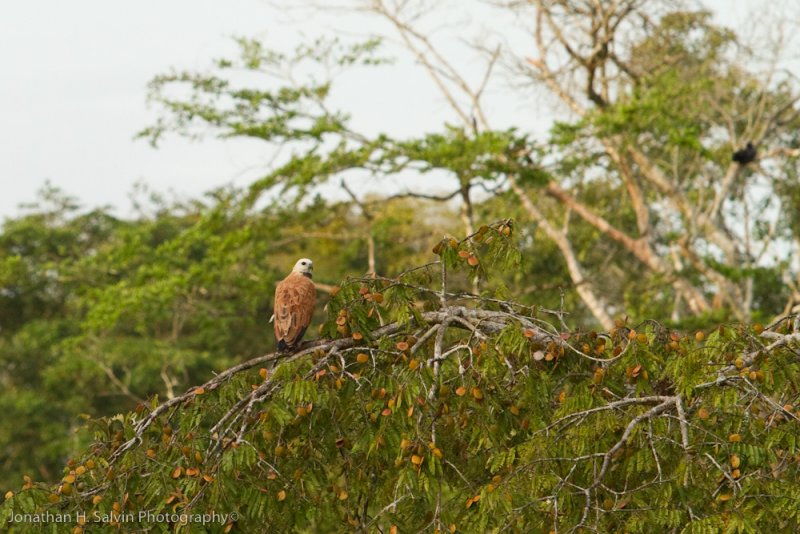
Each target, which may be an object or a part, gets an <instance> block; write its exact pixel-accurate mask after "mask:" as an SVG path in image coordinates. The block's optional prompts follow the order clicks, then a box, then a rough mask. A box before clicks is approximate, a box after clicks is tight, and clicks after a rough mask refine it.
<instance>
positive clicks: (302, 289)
mask: <svg viewBox="0 0 800 534" xmlns="http://www.w3.org/2000/svg"><path fill="white" fill-rule="evenodd" d="M313 272H314V263H313V262H312V261H311V260H309V259H308V258H301V259H299V260H297V263H295V264H294V268H293V269H292V272H291V273H289V276H287V277H286V278H284V279H283V280H281V281H280V282H278V286H277V287H276V288H275V311H274V315H273V316H272V318H273V320H274V321H275V340H276V341H277V342H278V350H280V351H285V350H290V349H294V348H296V347H297V345H299V344H300V340H301V339H303V334H305V333H306V328H308V325H309V323H310V322H311V316H312V315H313V314H314V305H315V304H316V302H317V289H316V287H314V282H312V281H311V275H312V273H313Z"/></svg>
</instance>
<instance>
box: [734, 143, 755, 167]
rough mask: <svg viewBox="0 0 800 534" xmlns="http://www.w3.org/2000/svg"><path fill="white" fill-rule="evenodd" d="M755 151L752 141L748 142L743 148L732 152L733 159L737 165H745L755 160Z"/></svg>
mask: <svg viewBox="0 0 800 534" xmlns="http://www.w3.org/2000/svg"><path fill="white" fill-rule="evenodd" d="M757 152H758V151H757V150H756V147H754V146H753V143H751V142H748V143H747V145H746V146H745V147H744V148H740V149H739V150H737V151H736V152H734V153H733V161H735V162H736V163H738V164H739V165H747V164H748V163H750V162H751V161H755V159H756V154H757Z"/></svg>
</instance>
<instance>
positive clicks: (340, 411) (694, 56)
mask: <svg viewBox="0 0 800 534" xmlns="http://www.w3.org/2000/svg"><path fill="white" fill-rule="evenodd" d="M352 4H353V5H354V7H353V9H359V10H361V12H362V13H363V14H364V15H368V16H371V17H374V18H375V20H376V21H378V20H380V21H381V22H382V23H384V24H385V25H386V27H388V28H391V31H392V32H393V33H392V34H391V35H390V36H387V38H393V39H398V40H399V42H400V43H402V44H403V46H404V47H405V50H406V52H407V53H410V54H411V55H412V56H413V57H414V59H415V61H416V62H417V64H418V66H419V67H420V68H421V69H423V70H424V71H425V72H426V73H427V75H428V76H430V77H431V79H432V81H433V82H434V86H435V87H437V88H438V90H439V91H440V93H439V95H438V97H439V98H443V99H444V102H446V103H447V104H448V106H449V107H450V112H451V116H450V117H447V118H443V120H442V126H441V128H440V129H439V130H438V131H431V132H420V133H419V135H417V136H415V137H410V138H396V137H394V136H391V135H389V134H386V133H381V134H376V135H371V134H367V133H363V132H360V131H358V130H356V129H355V128H354V127H353V126H352V122H353V121H352V117H351V116H350V115H349V112H350V110H346V109H342V110H339V109H332V108H331V106H330V105H329V97H330V94H331V92H332V91H333V90H334V89H335V87H336V86H335V79H336V73H337V72H340V71H347V70H350V69H391V68H392V59H391V57H390V56H389V54H388V52H387V46H386V44H385V43H384V41H383V40H381V39H378V38H370V39H367V40H354V41H353V42H345V41H343V40H341V39H339V40H327V39H321V40H319V41H316V42H314V43H310V44H306V45H303V46H301V47H298V48H297V49H296V50H294V51H291V52H287V51H284V50H280V49H279V48H277V47H275V46H273V43H269V42H262V41H259V40H254V39H245V38H243V39H240V40H239V45H240V49H241V54H240V56H239V57H237V58H230V59H223V60H217V61H215V62H213V63H211V64H210V66H209V68H208V69H207V70H204V71H202V72H191V71H180V70H176V71H173V72H170V73H167V74H163V75H159V76H156V77H155V78H154V79H153V81H152V83H151V85H150V87H149V93H148V98H149V99H150V101H151V102H152V103H153V105H155V106H156V107H157V108H158V109H159V110H160V115H159V119H158V120H157V121H156V123H155V124H152V125H149V126H145V127H144V129H143V130H142V131H141V132H140V133H139V136H140V137H141V138H142V139H143V140H146V141H149V142H151V143H152V144H153V145H154V146H156V147H158V148H159V149H160V150H169V138H170V136H175V135H178V136H187V137H191V138H198V137H200V138H201V137H203V136H220V137H224V138H236V137H244V138H249V139H254V140H260V141H262V142H264V143H265V146H270V147H276V146H280V147H281V148H282V154H283V157H282V158H277V159H276V160H275V162H274V165H273V166H272V167H271V168H269V169H266V170H265V173H264V176H263V177H262V178H260V179H258V180H256V181H254V182H253V183H252V184H250V185H249V186H248V187H244V188H236V187H233V186H226V187H221V188H219V189H217V190H214V191H210V192H208V193H207V194H205V195H204V196H202V197H199V198H196V199H191V200H170V199H167V198H165V197H163V196H161V195H159V194H158V193H156V192H153V191H147V190H145V191H140V192H139V195H138V196H137V197H136V214H135V215H134V216H131V217H124V218H123V217H119V216H115V215H114V212H113V211H112V210H110V209H102V208H97V209H87V208H85V207H83V206H82V205H81V204H80V201H79V199H75V198H72V197H71V196H70V195H69V194H67V193H65V192H64V191H62V190H60V189H59V188H58V187H56V186H52V185H51V186H48V187H47V188H46V189H45V190H43V191H42V192H41V194H40V198H39V199H38V200H37V202H36V203H35V204H34V205H31V206H29V207H28V208H27V210H26V211H25V212H24V213H23V214H22V215H20V216H18V217H15V218H11V219H6V220H5V221H4V222H3V225H2V231H1V232H0V362H2V365H1V366H0V410H2V413H3V417H2V418H0V488H2V489H3V493H4V494H5V499H4V501H3V503H2V505H1V506H0V524H5V530H9V531H13V532H28V531H32V532H39V531H42V529H46V528H49V529H51V530H52V531H53V532H61V531H64V530H65V529H67V527H66V526H65V525H64V524H60V523H58V522H57V521H56V520H55V519H54V517H55V515H57V514H61V516H63V517H66V518H67V519H68V520H66V521H64V523H66V524H67V525H68V529H67V530H69V531H73V532H83V531H88V532H93V531H105V530H106V529H108V530H113V529H119V530H121V531H131V530H137V529H140V530H142V531H155V532H160V531H173V530H174V531H191V532H202V531H208V532H231V531H233V532H260V531H275V532H284V531H297V532H338V531H362V532H392V533H395V532H418V531H424V532H446V531H447V532H456V531H458V532H488V531H495V532H505V531H520V532H684V531H685V532H723V531H724V532H763V531H765V530H766V529H768V528H769V529H773V530H774V529H777V531H781V532H783V531H785V532H792V531H797V530H800V488H798V486H797V480H798V477H800V450H798V446H797V436H798V435H799V433H800V411H798V406H799V405H800V217H799V216H798V213H800V180H799V179H798V171H799V170H800V169H799V168H798V156H800V137H798V136H799V135H800V134H798V132H800V104H799V103H798V102H799V101H800V83H798V80H797V73H793V72H791V70H786V69H784V68H783V67H782V64H781V60H782V59H781V58H782V56H781V54H783V53H786V52H787V50H786V49H785V48H784V47H783V46H782V43H781V42H780V41H779V38H777V37H776V38H775V40H774V42H770V43H761V44H762V46H761V47H760V48H756V47H753V46H752V45H751V44H750V43H747V42H745V41H744V39H743V38H742V37H741V36H739V35H737V34H736V33H734V32H733V31H731V30H729V29H727V28H724V27H720V26H718V25H715V23H714V22H713V18H712V17H711V14H710V13H709V12H706V11H703V10H698V9H694V8H693V7H692V6H691V5H688V4H683V3H681V2H672V1H666V0H664V1H661V0H648V1H643V0H620V1H617V2H595V1H592V0H574V1H573V0H568V1H567V0H564V1H543V0H542V1H539V0H536V1H531V2H519V3H516V2H509V3H498V4H497V5H494V7H493V8H492V9H496V10H497V11H498V14H500V13H502V15H503V16H510V17H513V18H514V19H515V20H518V21H522V22H523V23H524V24H523V26H525V27H526V28H527V31H528V32H529V37H530V39H529V42H528V47H527V48H525V49H516V48H514V47H511V46H509V45H508V44H505V45H502V46H501V45H500V44H498V45H497V46H486V45H485V44H481V45H480V46H478V45H476V49H477V50H478V51H479V52H480V54H481V57H482V58H483V61H482V62H480V63H478V64H475V65H473V66H472V71H470V72H463V71H462V70H460V68H459V67H458V66H456V64H455V63H454V62H452V61H451V59H450V58H449V57H448V55H447V53H446V51H447V50H448V48H447V47H441V46H440V44H439V42H438V41H437V40H436V39H435V38H434V37H433V36H431V35H429V34H428V33H426V30H425V28H426V24H427V23H428V22H430V21H431V20H436V17H437V12H436V9H435V6H434V5H433V4H434V3H430V5H428V4H427V3H426V2H411V3H409V2H390V1H376V2H369V3H363V5H362V4H361V3H358V2H353V3H352ZM356 4H358V6H356ZM498 16H499V15H498ZM487 22H491V21H487ZM494 30H495V31H498V32H499V31H502V29H501V28H494ZM779 33H780V32H779ZM500 42H501V41H498V43H500ZM322 67H324V68H322ZM319 72H326V73H328V74H329V75H330V77H329V78H327V77H326V78H320V77H319V75H318V74H309V73H319ZM496 86H503V87H505V89H506V90H509V91H512V90H513V91H537V92H538V94H539V95H541V96H540V97H539V98H538V99H537V102H536V103H535V104H534V105H536V106H545V105H546V106H551V107H553V108H554V109H558V110H561V112H560V113H559V114H558V115H557V116H558V117H560V118H559V120H556V121H555V122H554V123H553V125H552V127H551V128H550V129H549V131H548V134H547V135H546V136H545V137H540V136H537V135H536V134H535V133H534V132H533V131H527V130H526V128H525V125H517V126H515V127H513V128H506V129H499V130H498V129H494V128H493V127H492V117H491V107H490V106H487V105H486V99H487V98H488V97H487V94H489V93H490V91H489V90H488V89H487V88H492V87H496ZM140 142H141V141H140ZM748 143H749V144H748ZM363 176H370V177H371V178H372V179H375V180H385V181H386V183H387V187H386V190H387V193H386V194H383V195H377V194H368V195H364V194H361V191H359V189H358V187H357V186H356V185H355V184H356V183H357V177H363ZM410 176H416V177H418V176H425V177H427V178H428V183H430V184H435V185H436V187H432V188H431V189H427V188H419V187H405V188H400V189H398V190H394V189H393V188H392V187H390V185H389V184H396V183H398V182H400V183H402V182H403V180H405V179H408V177H410ZM354 177H356V178H354ZM415 183H419V182H415ZM320 186H326V187H327V188H328V190H330V188H338V189H339V190H340V191H339V193H340V194H339V195H338V196H334V197H331V196H329V195H328V196H323V195H322V194H321V193H320V189H319V187H320ZM300 257H308V258H312V259H313V260H314V264H315V277H314V281H315V283H316V285H317V294H318V305H317V308H316V312H315V316H314V319H313V321H312V327H311V328H310V329H309V332H308V333H307V334H306V342H305V343H304V344H303V345H302V346H301V347H299V348H298V349H297V350H294V351H291V352H285V353H282V352H275V341H274V337H273V335H272V332H271V330H272V325H270V324H269V323H268V319H269V317H270V315H271V314H272V298H273V296H274V293H275V285H276V283H277V282H278V281H279V280H281V279H282V278H283V277H285V276H286V275H287V274H288V272H289V270H290V269H291V266H292V265H293V264H294V262H295V260H297V258H300ZM6 492H7V493H6ZM45 513H49V514H54V515H51V516H50V521H48V522H49V523H50V525H49V526H48V527H43V526H42V525H40V524H32V522H31V521H30V518H32V517H33V518H35V517H41V515H42V514H45ZM25 514H27V517H28V519H29V520H22V519H20V518H21V517H22V518H24V517H26V516H25ZM37 514H38V515H37ZM81 514H84V515H81ZM148 514H149V515H148ZM159 514H161V515H159Z"/></svg>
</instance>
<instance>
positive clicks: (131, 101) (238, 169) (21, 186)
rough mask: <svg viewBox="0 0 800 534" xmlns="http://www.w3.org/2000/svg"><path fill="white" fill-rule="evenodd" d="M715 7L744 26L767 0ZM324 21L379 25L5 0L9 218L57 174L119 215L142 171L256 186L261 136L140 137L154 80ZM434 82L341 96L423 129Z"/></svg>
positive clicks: (2, 39)
mask: <svg viewBox="0 0 800 534" xmlns="http://www.w3.org/2000/svg"><path fill="white" fill-rule="evenodd" d="M707 5H710V6H712V8H714V9H716V10H717V11H716V13H717V16H718V18H719V20H720V21H721V22H723V23H726V24H729V25H732V26H734V27H737V26H741V25H742V23H743V22H746V21H747V13H748V10H749V9H752V8H753V7H754V6H758V5H763V2H761V1H760V0H715V1H710V2H707ZM720 8H721V9H720ZM463 15H464V14H463V13H459V14H454V16H463ZM478 16H479V15H478ZM473 18H474V16H473ZM325 21H327V22H328V23H329V24H331V25H332V26H336V27H339V25H340V24H339V22H341V23H342V24H341V25H342V26H343V27H344V29H346V30H350V31H353V30H358V29H363V28H364V27H369V26H368V25H364V26H361V27H360V28H359V27H358V24H356V25H354V24H353V21H352V20H350V21H344V20H343V19H337V18H334V17H333V16H332V15H328V16H326V17H318V18H315V19H311V20H308V19H304V20H303V23H302V24H301V23H299V22H297V21H296V17H289V16H286V15H284V14H281V13H279V12H277V11H275V10H274V8H272V7H270V5H269V4H268V3H266V2H265V1H263V0H228V1H224V2H223V1H221V0H138V1H136V2H132V1H127V2H124V1H109V0H76V1H71V2H66V1H62V0H27V1H15V2H13V1H7V2H2V4H0V69H2V71H0V220H2V219H3V218H5V217H9V216H14V215H16V214H18V213H20V212H19V210H18V209H17V206H18V204H20V203H23V202H30V201H32V200H34V198H35V193H36V191H37V190H39V189H40V188H41V187H42V186H43V185H44V183H45V182H46V181H47V180H49V181H51V182H52V183H53V184H55V185H57V186H59V187H61V188H62V189H64V190H65V191H66V192H68V193H69V194H71V195H74V196H76V197H78V198H79V199H80V201H81V202H82V204H84V205H85V206H103V205H109V206H113V207H115V208H116V209H117V213H119V214H121V215H124V214H125V213H127V212H128V210H129V205H130V203H129V201H128V194H129V192H130V191H131V190H132V188H133V184H134V183H135V182H137V181H142V182H145V183H147V184H148V185H149V186H151V187H152V188H153V189H155V190H158V191H168V190H171V191H174V192H175V193H176V194H178V195H179V196H183V197H191V196H197V195H200V194H201V193H202V192H204V191H207V190H209V189H211V188H214V187H217V186H221V185H224V184H226V183H234V184H237V185H245V184H247V183H248V182H249V181H251V180H252V179H254V178H255V177H257V176H259V175H260V173H262V172H263V171H264V170H265V168H266V167H265V166H266V165H267V162H268V161H269V158H270V156H271V154H269V151H268V150H267V149H266V147H264V146H263V144H259V143H258V142H256V141H247V140H234V141H220V140H216V139H207V140H204V141H201V142H188V141H186V140H182V139H179V138H177V137H172V136H170V137H169V138H168V139H167V140H166V141H165V142H164V143H163V146H161V148H159V149H157V150H156V149H153V148H151V147H150V146H149V144H148V143H147V142H145V141H143V140H134V139H133V136H134V134H135V133H136V132H137V131H139V130H140V129H142V128H143V127H145V126H147V125H149V124H150V123H151V122H152V120H153V119H154V117H155V110H153V109H148V107H147V104H146V98H145V97H146V85H147V82H148V81H149V80H150V79H151V78H152V77H153V76H154V75H156V74H159V73H163V72H166V71H168V70H169V68H170V67H176V68H178V69H181V70H183V69H188V70H193V69H194V70H203V69H205V68H207V67H208V66H209V62H210V60H211V59H213V58H220V57H231V56H234V55H235V53H236V46H235V44H234V43H233V42H232V39H231V38H232V37H233V36H260V37H262V38H266V39H267V40H268V42H279V43H293V42H301V41H302V40H303V38H304V37H315V36H318V35H323V34H330V32H331V29H330V28H329V27H327V26H325ZM348 25H349V26H348ZM462 59H465V60H467V59H468V58H462ZM430 89H431V87H430V82H429V80H427V78H425V74H424V73H423V72H422V71H421V70H419V69H414V68H413V65H411V63H410V61H406V62H400V63H399V64H398V65H397V66H395V67H391V68H384V69H383V70H382V71H381V72H380V73H379V74H373V75H371V77H369V78H365V79H363V80H361V79H359V78H350V79H346V80H345V81H344V85H343V86H342V87H340V88H339V92H338V93H337V95H336V96H337V98H338V99H340V103H343V104H346V105H347V107H348V108H349V111H350V112H351V113H352V114H353V119H354V121H355V122H356V124H357V125H358V126H359V127H360V128H361V129H364V130H371V131H389V132H390V133H393V134H396V135H411V134H413V133H419V132H422V131H426V130H427V131H430V129H433V128H437V127H438V126H439V125H440V124H441V123H442V121H443V120H445V119H446V118H447V117H449V111H448V110H447V107H446V104H445V103H444V102H443V101H442V100H441V99H440V98H439V96H438V95H437V94H436V93H435V92H433V91H431V90H430ZM388 103H391V105H389V104H388ZM496 111H497V112H498V113H499V114H500V115H501V116H502V115H503V114H505V116H506V119H507V120H506V121H503V122H508V121H509V120H510V121H513V120H514V118H516V119H517V120H519V121H520V122H523V123H522V124H519V126H521V127H522V128H523V129H526V130H527V129H537V128H536V127H539V128H543V127H546V124H536V125H534V126H535V127H534V128H532V127H531V121H537V120H538V121H540V122H541V121H542V120H544V119H542V118H541V117H539V118H537V117H535V116H534V115H530V116H526V115H524V114H522V115H516V114H515V113H516V111H517V110H513V109H506V110H496Z"/></svg>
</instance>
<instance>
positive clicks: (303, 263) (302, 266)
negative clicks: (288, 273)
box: [292, 258, 314, 278]
mask: <svg viewBox="0 0 800 534" xmlns="http://www.w3.org/2000/svg"><path fill="white" fill-rule="evenodd" d="M292 272H293V273H300V274H302V275H303V276H307V277H309V278H311V275H312V274H313V273H314V262H313V261H311V260H309V259H308V258H300V259H299V260H297V263H295V264H294V268H293V269H292Z"/></svg>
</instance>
